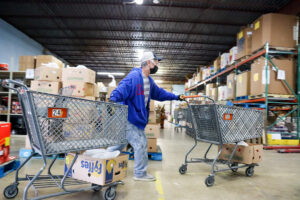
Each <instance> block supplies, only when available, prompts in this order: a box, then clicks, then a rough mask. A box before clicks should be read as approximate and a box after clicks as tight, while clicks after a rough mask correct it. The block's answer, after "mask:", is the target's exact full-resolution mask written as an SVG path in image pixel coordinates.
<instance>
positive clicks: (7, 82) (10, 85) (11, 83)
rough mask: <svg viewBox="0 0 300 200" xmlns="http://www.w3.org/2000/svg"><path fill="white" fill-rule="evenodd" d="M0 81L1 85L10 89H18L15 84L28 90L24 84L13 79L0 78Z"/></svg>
mask: <svg viewBox="0 0 300 200" xmlns="http://www.w3.org/2000/svg"><path fill="white" fill-rule="evenodd" d="M0 83H1V85H2V87H4V88H8V89H11V90H15V91H18V90H17V88H15V86H19V87H24V88H25V89H27V90H28V87H27V86H26V85H24V84H23V83H20V82H18V81H14V80H11V79H4V80H2V81H1V80H0Z"/></svg>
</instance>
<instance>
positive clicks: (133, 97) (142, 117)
mask: <svg viewBox="0 0 300 200" xmlns="http://www.w3.org/2000/svg"><path fill="white" fill-rule="evenodd" d="M149 84H150V91H149V99H148V103H147V107H146V106H145V96H144V81H143V74H142V69H141V68H133V69H132V70H131V71H130V72H129V74H128V75H127V76H126V77H125V78H124V79H123V80H122V81H121V82H120V83H119V85H118V87H117V88H116V89H115V90H114V91H112V93H111V95H110V100H111V101H114V102H122V104H125V105H128V121H129V122H131V123H132V124H134V125H135V126H137V127H138V128H140V129H142V130H144V129H145V126H146V125H147V123H148V118H149V102H150V99H154V100H157V101H165V100H177V99H178V96H177V95H175V94H172V93H170V92H167V91H165V90H164V89H162V88H159V87H158V86H157V85H156V84H155V82H154V80H153V79H152V78H151V77H150V76H149Z"/></svg>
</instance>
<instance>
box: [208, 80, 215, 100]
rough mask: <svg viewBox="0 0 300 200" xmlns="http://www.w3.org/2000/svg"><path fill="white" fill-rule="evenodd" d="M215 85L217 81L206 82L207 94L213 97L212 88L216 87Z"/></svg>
mask: <svg viewBox="0 0 300 200" xmlns="http://www.w3.org/2000/svg"><path fill="white" fill-rule="evenodd" d="M215 87H216V84H215V83H209V84H206V87H205V95H206V96H209V97H211V96H212V88H215Z"/></svg>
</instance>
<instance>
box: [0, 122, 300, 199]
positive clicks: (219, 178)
mask: <svg viewBox="0 0 300 200" xmlns="http://www.w3.org/2000/svg"><path fill="white" fill-rule="evenodd" d="M193 142H194V141H193V139H192V138H190V137H189V136H187V135H186V134H185V133H184V131H182V132H180V131H179V132H174V127H173V125H170V124H169V123H167V125H166V128H165V129H164V130H161V133H160V137H159V140H158V143H159V145H160V147H161V149H162V152H163V161H162V162H159V161H149V172H150V173H151V174H153V175H155V176H156V177H157V181H156V182H135V181H134V180H133V179H132V177H133V161H129V168H128V176H127V178H125V180H124V182H125V185H123V186H122V185H121V186H118V188H117V197H116V199H128V200H129V199H131V200H132V199H133V200H139V199H143V200H153V199H158V200H174V199H176V200H177V199H178V200H183V199H184V200H190V199H193V200H194V199H195V200H196V199H197V200H199V199H205V200H207V199H222V200H226V199H230V200H233V199H234V200H235V199H239V200H243V199H259V200H262V199H270V200H271V199H272V200H276V199H289V200H292V199H299V193H300V167H299V166H300V155H299V154H279V153H277V152H275V151H264V155H263V161H262V163H260V166H259V167H256V168H255V174H254V176H253V177H251V178H249V177H246V176H245V173H244V171H245V170H244V169H239V172H237V173H232V172H231V171H227V172H221V173H218V174H217V175H216V177H215V185H214V186H213V187H210V188H208V187H206V186H205V184H204V180H205V178H206V177H207V175H208V174H209V173H210V167H209V166H208V165H205V164H198V163H197V164H190V165H188V171H187V173H186V174H185V175H180V174H179V173H178V168H179V166H181V164H182V163H183V160H184V156H185V153H186V152H187V151H188V150H189V148H190V147H191V146H192V145H193ZM23 146H24V138H22V137H12V145H11V148H12V150H11V151H12V154H18V149H19V148H20V147H23ZM207 146H208V144H202V143H201V144H200V145H199V147H198V148H197V149H196V150H195V151H194V153H193V154H192V155H194V156H200V155H203V154H204V152H205V150H206V148H207ZM210 155H211V157H212V156H215V155H216V148H214V149H212V151H211V154H210ZM63 164H64V161H62V160H60V161H58V162H57V165H56V166H55V167H54V172H56V173H63ZM40 166H41V160H32V161H31V162H30V163H29V164H28V165H27V166H26V167H25V168H24V170H23V172H22V173H21V175H24V174H26V173H27V174H32V173H36V172H37V171H38V169H39V168H40ZM13 179H14V173H11V174H9V175H7V176H6V177H4V178H2V179H0V191H1V193H0V199H2V198H4V197H3V195H2V191H3V189H4V188H5V187H6V185H8V184H9V183H11V182H13ZM24 187H25V184H24V183H22V184H20V185H19V195H18V196H17V197H16V198H15V199H22V194H23V190H24ZM57 191H58V189H43V191H41V192H40V194H45V193H53V192H57ZM29 194H30V196H32V195H34V193H33V192H30V193H29ZM51 199H56V200H60V199H73V200H76V199H80V200H83V199H84V200H88V199H90V200H96V199H97V200H98V199H99V200H100V199H102V195H101V192H98V193H97V192H96V193H95V192H92V191H87V192H81V193H75V194H69V195H64V196H60V197H55V198H51Z"/></svg>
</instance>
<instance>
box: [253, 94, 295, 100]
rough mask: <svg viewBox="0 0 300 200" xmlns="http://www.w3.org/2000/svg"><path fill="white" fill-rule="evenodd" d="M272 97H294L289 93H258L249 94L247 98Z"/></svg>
mask: <svg viewBox="0 0 300 200" xmlns="http://www.w3.org/2000/svg"><path fill="white" fill-rule="evenodd" d="M266 96H267V97H272V98H296V97H295V96H294V95H289V94H268V95H266V94H265V93H262V94H258V95H250V96H249V99H260V98H265V97H266Z"/></svg>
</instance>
